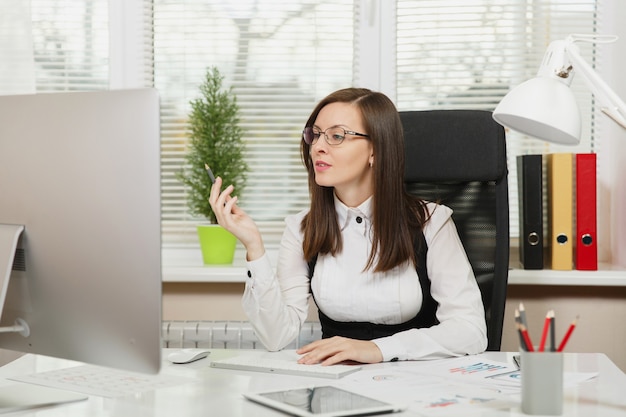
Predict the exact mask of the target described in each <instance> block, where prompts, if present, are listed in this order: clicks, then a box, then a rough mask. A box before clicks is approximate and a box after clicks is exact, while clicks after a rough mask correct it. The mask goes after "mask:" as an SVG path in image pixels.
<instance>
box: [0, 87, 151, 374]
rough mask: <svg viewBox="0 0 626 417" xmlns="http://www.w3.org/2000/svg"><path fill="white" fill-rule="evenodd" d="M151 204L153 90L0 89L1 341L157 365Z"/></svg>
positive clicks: (93, 360) (110, 361)
mask: <svg viewBox="0 0 626 417" xmlns="http://www.w3.org/2000/svg"><path fill="white" fill-rule="evenodd" d="M160 207H161V202H160V135H159V98H158V93H157V91H156V90H154V89H134V90H110V91H100V92H69V93H44V94H33V95H20V96H0V230H2V231H3V232H2V233H0V237H2V238H1V239H2V241H0V293H2V292H4V293H5V294H6V296H5V300H4V306H3V309H2V310H1V315H2V317H1V322H0V326H1V327H3V328H6V329H9V330H11V328H14V329H19V330H20V331H9V332H6V333H0V348H2V349H10V350H15V351H20V352H26V353H36V354H41V355H48V356H53V357H59V358H65V359H71V360H76V361H80V362H85V363H88V364H94V365H101V366H106V367H112V368H118V369H123V370H127V371H137V372H142V373H152V374H153V373H157V372H158V371H159V369H160V365H161V337H160V336H161V334H160V332H161V227H160V224H161V223H160ZM22 227H23V231H22V230H21V229H22ZM12 252H15V253H12ZM3 260H4V263H5V264H6V263H9V265H2V263H3ZM7 279H8V285H6V284H7ZM0 301H1V297H0ZM22 324H25V325H26V326H22ZM26 334H28V335H27V336H26Z"/></svg>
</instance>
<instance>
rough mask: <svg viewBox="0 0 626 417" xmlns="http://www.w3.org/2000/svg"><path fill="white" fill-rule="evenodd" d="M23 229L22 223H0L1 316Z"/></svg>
mask: <svg viewBox="0 0 626 417" xmlns="http://www.w3.org/2000/svg"><path fill="white" fill-rule="evenodd" d="M23 231H24V226H23V225H21V224H0V318H1V317H2V311H3V310H4V301H5V300H6V297H7V291H8V289H9V279H10V278H11V270H12V269H13V261H14V260H15V253H16V252H17V243H18V242H19V239H20V236H21V235H22V232H23Z"/></svg>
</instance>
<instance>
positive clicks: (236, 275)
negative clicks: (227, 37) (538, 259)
mask: <svg viewBox="0 0 626 417" xmlns="http://www.w3.org/2000/svg"><path fill="white" fill-rule="evenodd" d="M514 253H515V250H513V249H512V250H511V255H512V258H513V254H514ZM268 254H269V256H270V259H271V260H272V264H273V265H276V259H277V258H278V250H277V249H273V250H272V249H268ZM512 261H513V262H512V264H513V265H515V263H516V262H515V258H513V259H512ZM246 273H247V268H246V264H245V253H244V251H243V249H240V248H237V250H236V251H235V259H234V261H233V264H232V265H211V266H207V265H203V263H202V258H201V256H200V252H199V251H198V249H166V250H164V251H163V267H162V275H163V282H180V283H182V282H187V283H189V282H196V283H198V282H200V283H209V282H215V283H243V282H245V281H246ZM509 285H562V286H568V285H569V286H607V287H610V286H616V287H626V269H625V268H623V267H620V266H616V265H611V264H600V265H599V269H598V271H578V270H571V271H557V270H553V269H539V270H525V269H520V268H518V267H511V268H510V269H509Z"/></svg>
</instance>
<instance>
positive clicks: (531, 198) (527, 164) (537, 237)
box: [517, 155, 543, 269]
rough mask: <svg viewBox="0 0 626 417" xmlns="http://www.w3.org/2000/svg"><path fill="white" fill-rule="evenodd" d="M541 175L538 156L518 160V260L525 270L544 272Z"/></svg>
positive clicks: (540, 163)
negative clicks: (540, 270) (541, 270)
mask: <svg viewBox="0 0 626 417" xmlns="http://www.w3.org/2000/svg"><path fill="white" fill-rule="evenodd" d="M542 174H543V165H542V156H541V155H520V156H518V157H517V185H518V199H519V238H520V242H519V257H520V262H521V264H522V267H523V268H524V269H543V191H542V184H543V182H542V180H543V175H542Z"/></svg>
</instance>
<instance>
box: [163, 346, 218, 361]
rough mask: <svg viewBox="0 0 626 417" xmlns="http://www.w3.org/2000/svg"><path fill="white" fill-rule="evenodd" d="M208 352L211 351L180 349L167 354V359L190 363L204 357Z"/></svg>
mask: <svg viewBox="0 0 626 417" xmlns="http://www.w3.org/2000/svg"><path fill="white" fill-rule="evenodd" d="M209 353H211V352H210V351H209V350H208V349H198V348H189V349H180V350H177V351H174V352H172V353H170V354H169V355H167V360H169V361H170V362H172V363H190V362H194V361H197V360H199V359H203V358H206V357H207V356H208V355H209Z"/></svg>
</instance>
